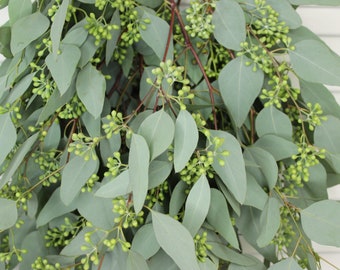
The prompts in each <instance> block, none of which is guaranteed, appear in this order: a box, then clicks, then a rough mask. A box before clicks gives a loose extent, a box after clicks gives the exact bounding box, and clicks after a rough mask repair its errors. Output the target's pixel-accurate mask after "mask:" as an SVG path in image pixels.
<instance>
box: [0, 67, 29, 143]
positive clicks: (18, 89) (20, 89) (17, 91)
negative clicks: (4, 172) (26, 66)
mask: <svg viewBox="0 0 340 270" xmlns="http://www.w3.org/2000/svg"><path fill="white" fill-rule="evenodd" d="M34 76H35V72H34V73H30V74H28V75H26V76H24V77H23V78H22V79H20V81H18V83H17V84H16V85H15V86H14V87H13V89H11V91H10V94H9V96H8V97H7V99H6V103H7V102H8V103H13V102H14V101H16V100H17V99H18V98H20V97H21V96H22V95H23V94H24V93H25V92H26V90H27V89H28V87H29V86H30V85H31V83H32V79H33V77H34ZM1 149H2V148H1Z"/></svg>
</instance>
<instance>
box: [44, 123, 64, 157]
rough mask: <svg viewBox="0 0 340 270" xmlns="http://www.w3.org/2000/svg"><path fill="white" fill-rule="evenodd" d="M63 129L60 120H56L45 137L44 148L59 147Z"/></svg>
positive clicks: (46, 149)
mask: <svg viewBox="0 0 340 270" xmlns="http://www.w3.org/2000/svg"><path fill="white" fill-rule="evenodd" d="M60 138H61V130H60V125H59V122H57V121H54V122H53V124H52V125H51V127H50V128H49V129H48V132H47V135H46V137H45V139H44V150H45V151H46V152H47V151H48V150H52V149H57V148H58V145H59V143H60Z"/></svg>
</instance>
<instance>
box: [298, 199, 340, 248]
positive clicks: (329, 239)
mask: <svg viewBox="0 0 340 270" xmlns="http://www.w3.org/2000/svg"><path fill="white" fill-rule="evenodd" d="M301 223H302V228H303V230H304V232H305V233H306V235H307V236H308V237H309V238H310V239H311V240H313V241H315V242H317V243H319V244H321V245H328V246H336V247H340V234H339V231H340V203H339V202H337V201H331V200H324V201H320V202H316V203H314V204H312V205H311V206H309V207H308V208H306V209H303V210H302V211H301Z"/></svg>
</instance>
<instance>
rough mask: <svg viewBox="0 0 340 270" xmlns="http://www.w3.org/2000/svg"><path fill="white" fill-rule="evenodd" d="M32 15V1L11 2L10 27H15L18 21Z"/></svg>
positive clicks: (9, 5)
mask: <svg viewBox="0 0 340 270" xmlns="http://www.w3.org/2000/svg"><path fill="white" fill-rule="evenodd" d="M31 13H32V1H31V0H11V1H9V2H8V17H9V23H10V25H13V24H14V23H15V22H16V21H17V20H19V19H21V18H23V17H25V16H28V15H30V14H31Z"/></svg>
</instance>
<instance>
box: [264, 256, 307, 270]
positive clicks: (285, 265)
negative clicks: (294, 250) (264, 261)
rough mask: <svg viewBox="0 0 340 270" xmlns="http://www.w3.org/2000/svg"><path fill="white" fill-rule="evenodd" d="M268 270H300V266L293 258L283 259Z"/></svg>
mask: <svg viewBox="0 0 340 270" xmlns="http://www.w3.org/2000/svg"><path fill="white" fill-rule="evenodd" d="M268 269H269V270H302V268H301V267H300V265H298V264H297V262H296V261H295V260H294V259H293V258H288V259H284V260H282V261H280V262H278V263H276V264H274V265H272V266H271V267H269V268H268Z"/></svg>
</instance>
